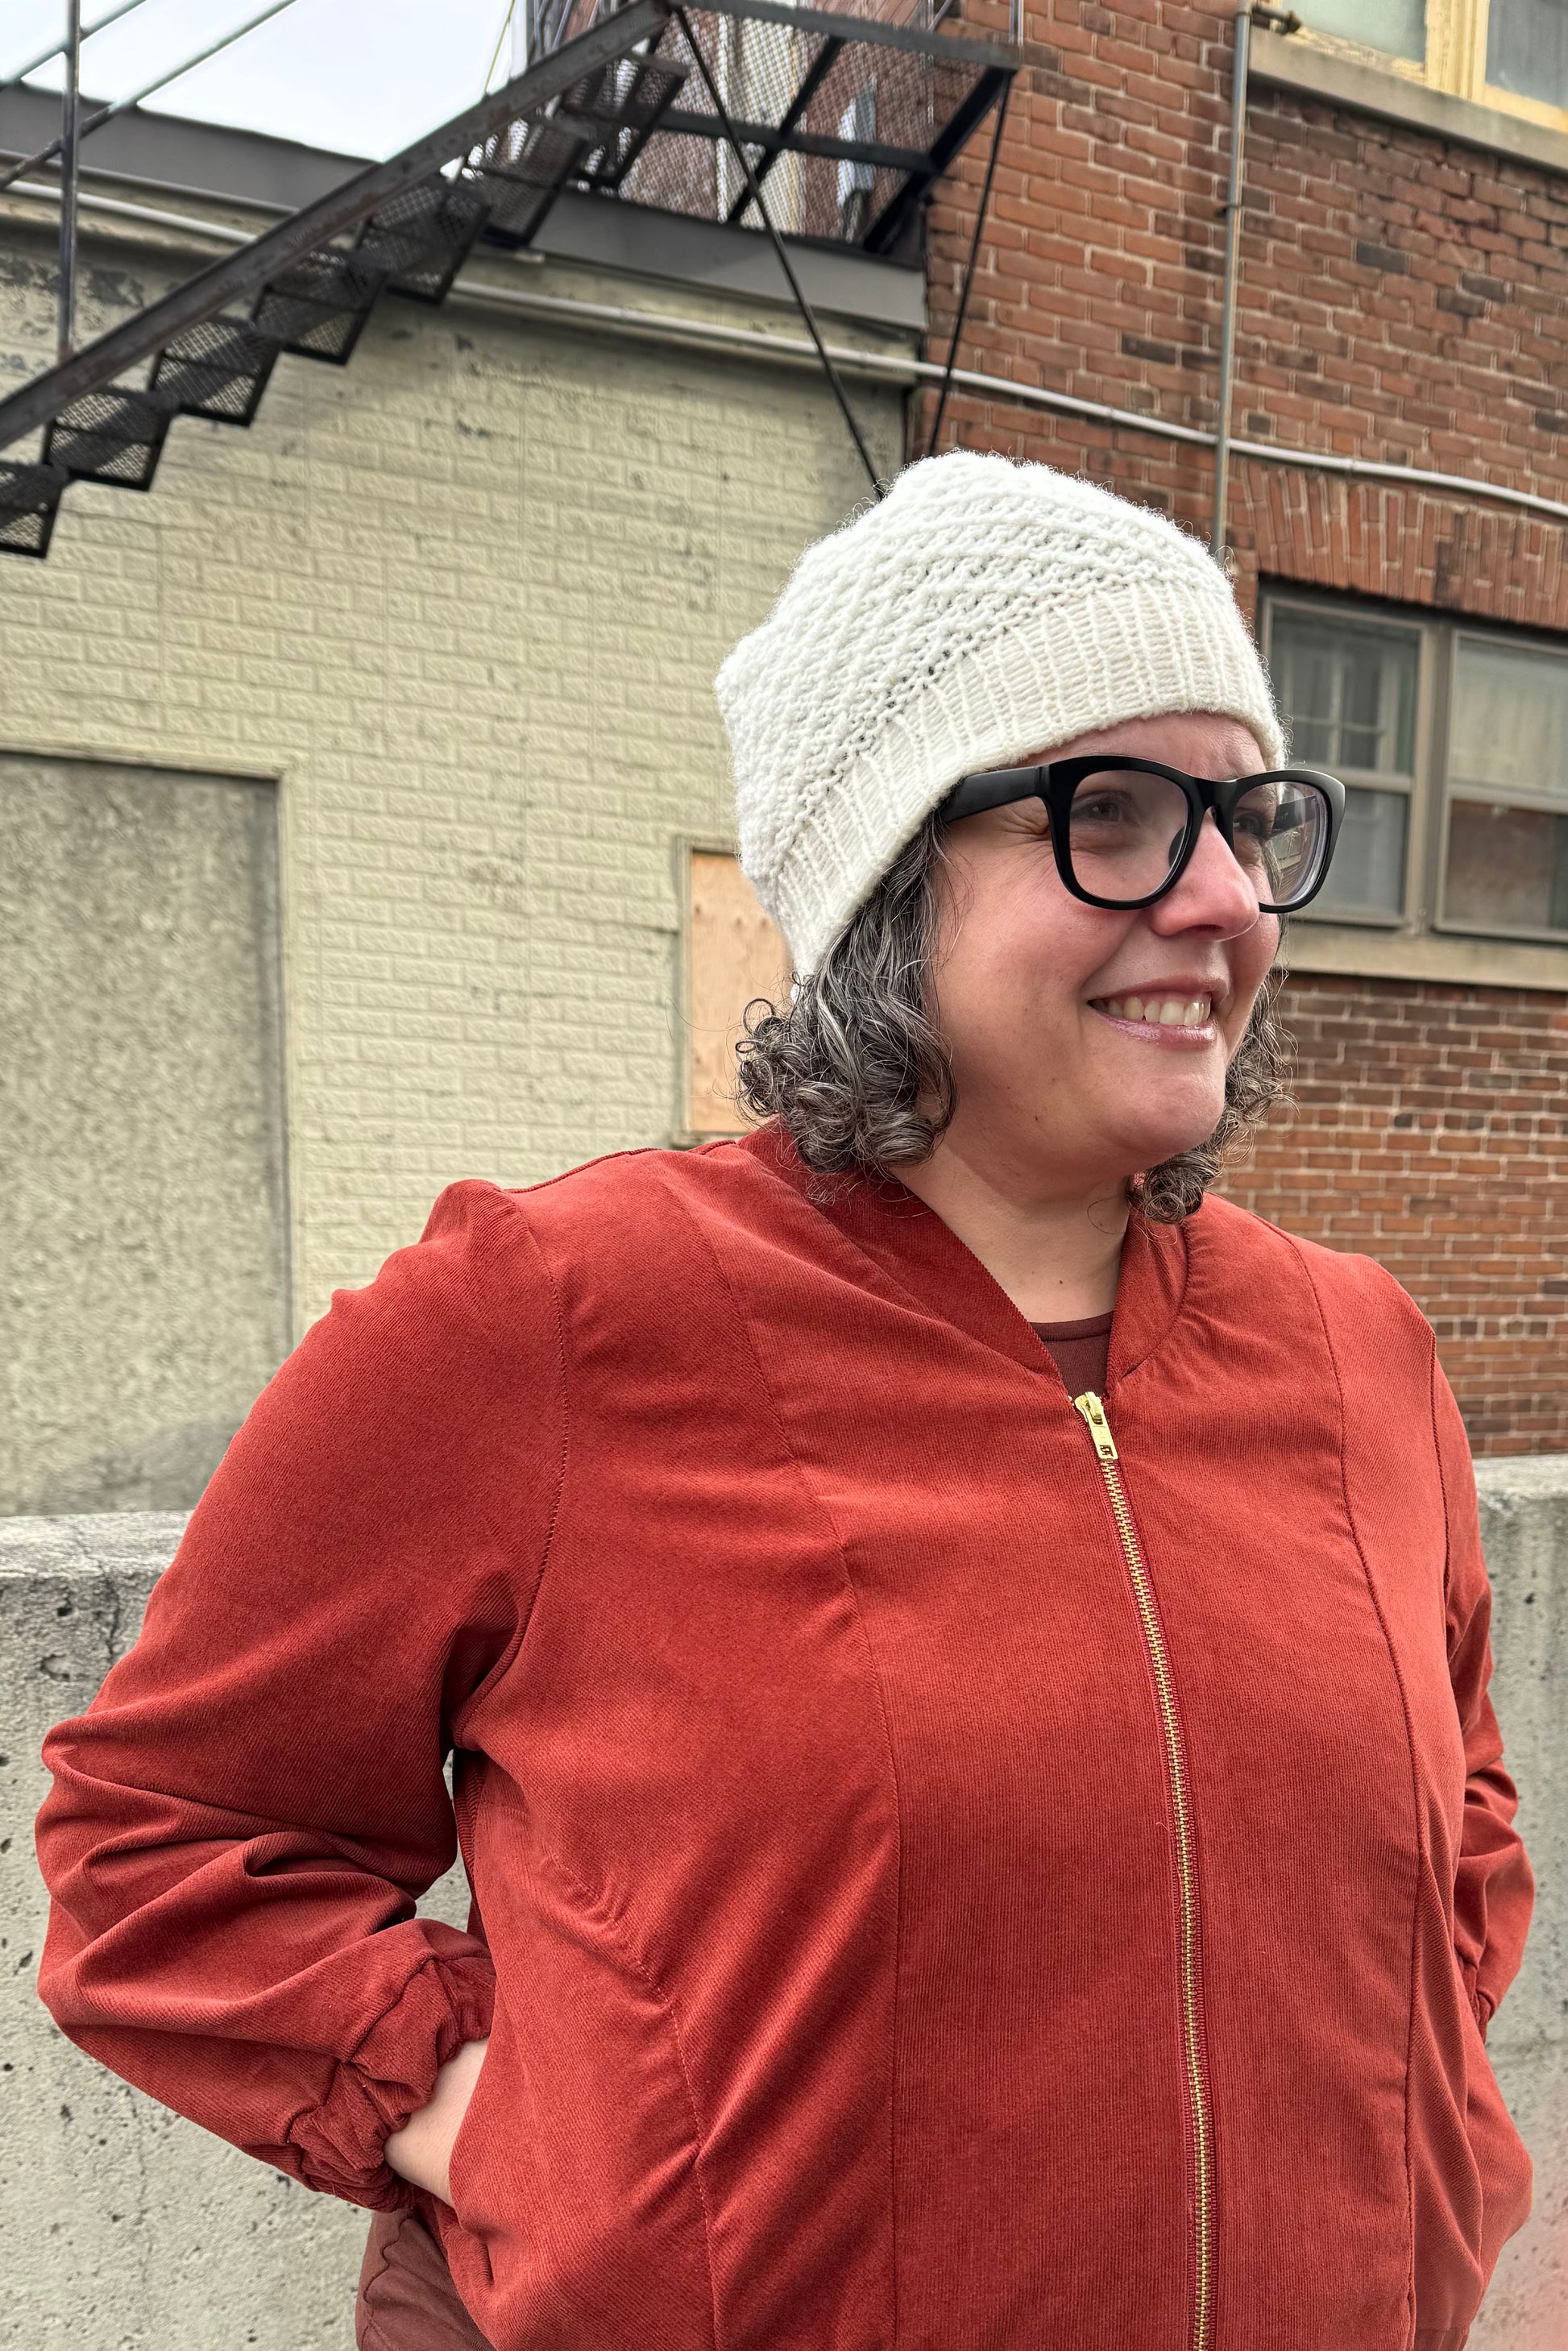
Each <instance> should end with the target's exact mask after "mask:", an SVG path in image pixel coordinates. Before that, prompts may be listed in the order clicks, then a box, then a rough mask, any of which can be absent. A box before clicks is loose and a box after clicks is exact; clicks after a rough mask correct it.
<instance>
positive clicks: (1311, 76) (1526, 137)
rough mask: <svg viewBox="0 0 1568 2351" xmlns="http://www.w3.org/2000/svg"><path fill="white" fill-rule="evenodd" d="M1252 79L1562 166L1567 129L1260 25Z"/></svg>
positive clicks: (1567, 161)
mask: <svg viewBox="0 0 1568 2351" xmlns="http://www.w3.org/2000/svg"><path fill="white" fill-rule="evenodd" d="M1251 78H1252V80H1253V81H1254V82H1262V83H1267V84H1269V85H1270V87H1272V88H1273V89H1289V90H1293V91H1294V92H1295V93H1296V95H1297V96H1298V97H1301V98H1319V99H1325V100H1326V101H1327V103H1328V104H1329V105H1331V106H1343V107H1345V108H1346V109H1348V110H1350V111H1351V112H1353V113H1355V114H1371V115H1375V116H1377V117H1378V118H1379V119H1380V120H1382V121H1385V122H1397V123H1399V124H1401V125H1403V127H1404V128H1405V129H1406V130H1409V131H1426V132H1427V135H1428V137H1430V138H1433V139H1448V140H1451V141H1454V143H1455V144H1456V145H1458V146H1460V147H1479V148H1480V149H1481V150H1482V151H1483V152H1485V153H1487V154H1490V155H1505V156H1507V157H1508V158H1509V159H1510V161H1511V162H1517V163H1534V164H1537V165H1538V166H1539V167H1540V168H1541V169H1542V171H1545V172H1568V136H1565V135H1564V134H1563V132H1562V131H1549V130H1548V129H1547V128H1546V126H1545V124H1544V123H1541V122H1528V121H1526V120H1525V119H1524V117H1523V116H1522V115H1518V114H1505V113H1503V111H1502V110H1501V109H1500V107H1495V106H1478V105H1477V104H1476V102H1475V100H1474V99H1469V98H1455V97H1453V96H1451V95H1450V93H1449V92H1448V90H1446V89H1427V85H1426V84H1425V82H1418V81H1407V80H1406V78H1405V77H1404V75H1403V74H1396V73H1390V72H1385V71H1383V70H1382V69H1381V68H1378V67H1376V66H1369V65H1363V64H1362V63H1361V62H1360V61H1359V59H1357V58H1354V57H1336V56H1335V55H1334V54H1333V52H1332V51H1331V50H1328V49H1320V48H1314V47H1312V45H1311V43H1309V42H1305V41H1302V40H1301V39H1299V38H1297V37H1295V36H1294V35H1291V34H1286V33H1270V32H1269V31H1268V30H1267V29H1266V28H1265V27H1262V26H1260V27H1259V29H1258V30H1257V31H1256V32H1255V33H1254V34H1253V36H1252V71H1251Z"/></svg>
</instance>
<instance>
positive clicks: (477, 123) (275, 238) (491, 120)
mask: <svg viewBox="0 0 1568 2351" xmlns="http://www.w3.org/2000/svg"><path fill="white" fill-rule="evenodd" d="M670 13H671V12H670V8H669V5H667V0H631V5H629V6H627V7H625V8H622V9H621V10H619V11H618V12H617V14H616V15H614V16H608V17H606V18H605V19H604V21H603V22H602V23H601V24H599V25H596V26H593V28H592V29H591V31H590V32H587V33H584V34H582V35H580V37H579V38H578V39H577V40H575V41H572V42H570V43H569V44H568V45H567V47H564V48H560V49H556V50H554V51H552V52H551V53H550V55H549V56H548V57H541V58H540V59H539V61H538V64H537V65H532V66H529V67H528V69H527V71H526V72H524V73H521V74H518V75H517V77H516V78H515V79H514V80H512V81H509V82H507V84H506V85H505V86H504V87H503V88H502V89H497V90H493V91H491V92H490V94H489V95H488V96H487V97H486V98H483V99H480V100H479V101H478V103H477V104H476V105H474V106H471V107H469V108H467V109H466V110H465V112H463V113H462V114H459V115H457V116H455V118H454V120H452V121H450V122H447V123H444V124H443V125H442V127H441V128H440V130H438V131H431V132H429V133H428V134H427V135H426V136H425V137H424V138H423V139H419V140H416V141H414V143H413V146H412V147H405V148H404V149H403V150H402V153H401V154H397V155H393V156H391V157H389V158H388V160H387V161H386V162H384V163H372V164H370V165H369V166H367V168H366V169H365V170H364V171H362V172H356V173H355V174H354V176H353V177H352V178H351V179H349V180H345V181H344V182H343V183H342V185H341V186H340V187H337V188H333V189H329V191H328V193H327V194H326V195H324V196H319V197H318V198H317V200H316V202H315V203H314V204H307V205H306V207H305V209H304V211H303V212H298V213H295V214H292V215H291V217H290V218H289V219H287V220H286V221H280V222H279V223H278V225H277V227H276V228H274V229H269V230H268V231H267V235H265V236H262V237H258V238H257V239H256V242H255V244H253V245H250V246H246V247H245V248H244V249H243V250H241V251H240V252H237V253H234V254H225V256H224V257H223V259H222V260H220V261H216V262H214V263H213V264H212V266H210V267H209V268H206V269H204V270H201V271H200V272H198V274H197V275H196V276H195V277H191V278H187V279H186V281H185V283H184V284H183V286H176V287H174V288H173V290H172V293H169V294H166V295H165V296H164V297H163V298H162V301H159V302H154V303H152V305H151V306H150V307H149V308H147V309H145V310H140V311H138V312H137V314H136V316H135V317H134V318H132V319H125V320H124V321H123V322H122V323H121V324H120V326H118V327H112V328H110V330H109V332H108V333H107V334H105V335H100V336H99V338H98V340H97V341H96V342H93V343H89V345H88V346H87V348H86V349H85V350H80V351H78V352H77V353H76V354H75V355H74V356H73V357H72V358H71V359H69V360H67V361H66V362H65V363H64V365H63V366H60V367H56V368H51V369H50V371H48V373H47V375H42V376H38V377H37V378H35V380H34V381H32V382H31V383H27V384H24V385H23V386H22V387H21V389H20V391H17V392H13V393H12V394H11V395H10V397H9V398H8V399H6V400H0V449H4V448H8V447H9V446H10V445H11V444H13V443H15V442H16V441H19V440H21V439H22V437H23V435H24V434H27V433H31V432H33V431H35V430H36V428H37V426H39V425H40V424H47V423H48V422H49V420H50V418H51V417H53V416H55V415H57V413H59V411H60V410H61V409H62V408H64V407H66V406H67V405H68V403H69V402H71V401H73V400H77V399H79V398H80V396H81V395H82V393H84V392H95V391H97V390H98V389H99V387H100V386H102V385H104V384H107V383H111V382H112V381H114V379H115V377H116V376H118V375H121V374H123V373H124V371H125V370H126V369H127V368H130V367H134V366H135V364H136V363H137V361H138V360H144V359H147V358H150V357H151V355H152V352H154V351H156V350H162V348H163V346H164V344H165V343H167V342H169V341H171V340H172V338H173V337H174V336H175V335H178V334H180V333H182V332H183V330H184V329H186V328H188V327H193V326H196V325H199V324H200V322H201V321H202V320H203V319H210V318H212V317H213V316H214V313H215V312H217V311H219V310H221V309H222V308H224V306H225V303H227V302H230V301H234V300H235V299H237V298H239V297H240V296H242V295H246V294H251V293H254V291H255V290H256V287H257V286H259V285H261V284H262V283H264V282H265V281H266V280H267V278H269V277H275V276H277V274H278V273H279V272H280V271H282V270H284V269H286V268H287V267H288V266H289V265H290V264H291V263H294V262H297V261H300V260H302V259H303V258H304V256H306V255H307V254H309V253H314V252H315V251H316V250H317V249H318V247H319V246H323V245H327V244H329V243H330V241H331V239H332V238H333V237H335V236H340V235H342V234H343V232H344V231H345V230H347V229H351V228H356V227H358V225H360V223H361V221H363V220H366V219H368V217H369V216H370V214H371V213H372V212H374V211H375V210H376V208H377V207H378V205H380V204H382V203H383V202H384V201H385V200H386V198H387V197H389V196H392V195H396V194H399V193H402V190H403V189H405V188H410V187H413V186H414V185H415V184H416V183H418V182H419V181H421V180H425V179H428V178H429V177H430V175H431V174H432V172H438V171H440V169H441V167H442V166H443V164H445V163H450V162H453V161H454V160H455V158H457V157H459V156H463V155H466V154H468V153H469V152H471V151H472V150H473V149H475V148H476V147H481V146H483V145H484V144H485V142H486V140H489V139H493V138H495V137H496V135H497V133H498V132H499V131H504V130H505V129H506V127H507V124H508V123H509V122H514V121H516V120H517V117H518V116H519V115H523V114H528V113H530V112H533V111H535V110H538V109H539V108H541V107H543V106H545V105H547V104H548V103H549V100H550V99H552V98H559V96H560V95H561V93H562V91H564V90H568V89H571V88H572V86H573V85H574V83H576V82H578V81H580V80H581V79H582V78H583V77H584V76H585V75H586V74H590V73H592V72H593V71H594V70H595V69H596V68H599V67H601V66H605V65H608V64H610V63H611V62H612V60H613V59H614V58H616V57H623V56H624V55H625V54H626V52H627V51H628V50H629V49H632V48H634V47H636V46H637V44H638V43H639V42H640V41H643V40H645V39H647V38H648V37H650V36H651V35H653V34H654V33H656V32H657V31H658V29H659V27H660V26H662V25H663V24H664V21H665V19H666V18H667V17H668V16H669V15H670Z"/></svg>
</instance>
